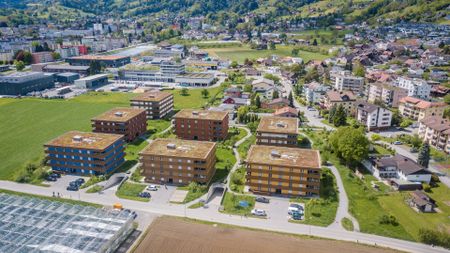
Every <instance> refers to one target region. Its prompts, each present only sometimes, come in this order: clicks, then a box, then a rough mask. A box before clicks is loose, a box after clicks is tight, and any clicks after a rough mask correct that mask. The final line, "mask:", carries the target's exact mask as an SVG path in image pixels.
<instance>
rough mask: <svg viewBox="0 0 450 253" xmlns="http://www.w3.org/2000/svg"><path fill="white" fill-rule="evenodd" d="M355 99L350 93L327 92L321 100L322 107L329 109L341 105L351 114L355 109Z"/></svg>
mask: <svg viewBox="0 0 450 253" xmlns="http://www.w3.org/2000/svg"><path fill="white" fill-rule="evenodd" d="M355 102H356V98H355V95H353V92H351V91H334V90H332V91H328V92H327V93H325V96H324V98H323V100H322V103H321V104H322V107H324V108H326V109H328V110H329V109H331V107H333V106H339V105H342V106H343V107H344V109H345V111H346V112H347V114H349V113H351V112H353V111H354V109H355Z"/></svg>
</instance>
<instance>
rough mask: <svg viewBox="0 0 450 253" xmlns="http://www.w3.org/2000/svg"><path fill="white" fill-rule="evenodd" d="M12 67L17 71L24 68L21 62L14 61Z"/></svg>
mask: <svg viewBox="0 0 450 253" xmlns="http://www.w3.org/2000/svg"><path fill="white" fill-rule="evenodd" d="M14 66H16V69H17V71H22V70H23V69H24V68H25V63H24V62H23V61H17V60H16V61H14Z"/></svg>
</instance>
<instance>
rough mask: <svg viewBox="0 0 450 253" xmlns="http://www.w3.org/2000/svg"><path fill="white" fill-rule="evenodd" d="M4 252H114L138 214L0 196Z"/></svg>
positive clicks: (0, 234)
mask: <svg viewBox="0 0 450 253" xmlns="http://www.w3.org/2000/svg"><path fill="white" fill-rule="evenodd" d="M0 207H1V208H0V252H2V253H12V252H21V253H22V252H23V253H28V252H78V253H81V252H96V253H112V252H114V251H115V250H116V249H117V248H118V247H119V246H120V244H121V243H122V242H124V241H125V239H126V238H127V237H128V236H129V235H130V233H131V232H132V231H133V221H134V214H133V213H132V212H129V211H120V210H112V209H110V210H107V209H100V208H95V207H91V206H81V205H72V204H69V203H64V202H60V201H51V200H46V199H39V198H30V197H24V196H18V195H10V194H4V193H0Z"/></svg>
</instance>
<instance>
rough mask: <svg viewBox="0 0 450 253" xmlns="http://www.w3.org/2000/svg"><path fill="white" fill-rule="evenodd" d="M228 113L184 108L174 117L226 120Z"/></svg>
mask: <svg viewBox="0 0 450 253" xmlns="http://www.w3.org/2000/svg"><path fill="white" fill-rule="evenodd" d="M227 115H228V113H227V112H221V111H208V110H194V109H183V110H181V111H179V112H178V113H177V114H175V116H173V118H175V119H176V118H182V119H202V120H220V121H221V120H224V119H225V117H226V116H227Z"/></svg>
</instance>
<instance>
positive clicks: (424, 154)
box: [417, 143, 430, 168]
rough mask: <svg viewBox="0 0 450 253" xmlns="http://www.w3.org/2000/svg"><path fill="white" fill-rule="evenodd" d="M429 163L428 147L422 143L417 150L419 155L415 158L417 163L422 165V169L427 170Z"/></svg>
mask: <svg viewBox="0 0 450 253" xmlns="http://www.w3.org/2000/svg"><path fill="white" fill-rule="evenodd" d="M429 162H430V145H429V144H428V143H424V144H423V145H422V147H421V148H420V149H419V155H418V157H417V163H418V164H420V165H422V166H423V167H424V168H428V164H429Z"/></svg>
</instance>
